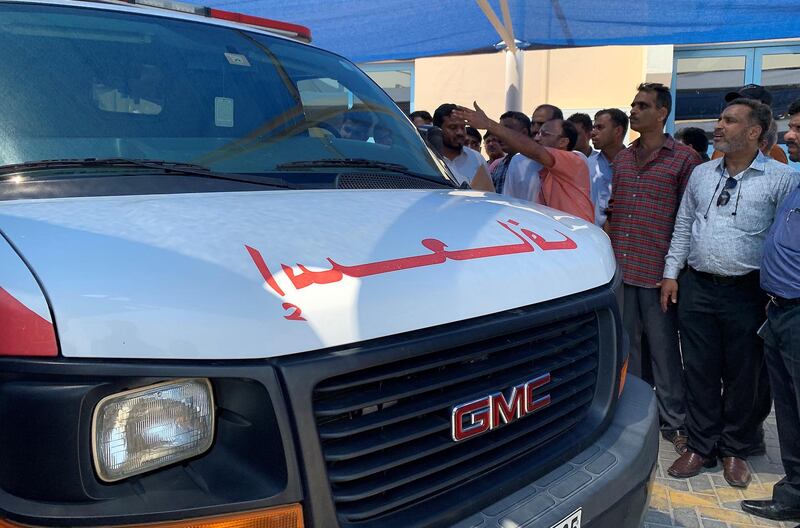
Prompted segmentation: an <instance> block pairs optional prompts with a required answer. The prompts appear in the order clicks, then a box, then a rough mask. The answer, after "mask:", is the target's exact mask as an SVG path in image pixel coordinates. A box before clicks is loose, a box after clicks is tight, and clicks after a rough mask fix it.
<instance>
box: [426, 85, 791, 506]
mask: <svg viewBox="0 0 800 528" xmlns="http://www.w3.org/2000/svg"><path fill="white" fill-rule="evenodd" d="M726 102H727V106H725V108H724V110H723V111H722V113H721V115H720V117H719V119H718V121H717V123H716V126H715V128H714V134H713V147H714V155H713V156H712V159H709V157H708V156H707V153H706V151H707V150H708V145H709V143H708V139H707V137H706V134H705V132H704V131H702V130H699V129H685V130H681V131H679V134H678V138H679V140H676V139H674V138H673V137H671V136H670V135H669V134H666V133H665V132H664V128H665V124H666V122H667V118H668V116H669V114H670V110H671V108H672V96H671V93H670V90H669V88H667V87H665V86H664V85H661V84H657V83H643V84H641V85H639V87H638V89H637V91H636V94H635V96H634V98H633V102H632V103H631V109H630V113H629V115H626V114H625V113H624V112H622V111H621V110H619V109H617V108H609V109H604V110H600V111H599V112H597V113H596V114H595V115H594V120H592V119H591V118H590V117H589V116H588V115H586V114H573V115H571V116H569V117H568V118H567V119H564V115H563V112H562V111H561V110H560V109H559V108H557V107H556V106H553V105H548V104H544V105H540V106H538V107H537V108H536V109H535V110H534V111H533V113H532V115H531V117H530V118H529V117H528V116H527V115H525V114H524V113H521V112H515V111H509V112H505V113H504V114H502V115H501V116H500V118H499V120H497V121H495V120H493V119H491V118H490V117H488V116H487V115H486V113H485V112H484V111H483V110H482V109H481V108H480V107H479V106H478V104H477V103H476V104H474V109H469V108H465V107H461V106H457V105H455V104H444V105H441V106H440V107H439V108H437V109H436V111H435V112H434V115H433V116H431V115H430V114H428V113H427V112H415V113H413V114H411V118H412V119H413V120H414V121H415V123H416V124H418V125H422V124H432V125H434V126H436V127H439V128H441V130H442V143H443V148H442V154H443V157H444V160H445V163H446V164H447V165H448V167H449V168H450V170H451V172H452V173H453V175H454V176H455V177H456V179H458V181H459V182H467V183H469V184H470V186H471V187H472V188H474V189H480V190H485V191H495V192H498V193H501V194H504V195H507V196H510V197H513V198H518V199H523V200H529V201H531V202H535V203H539V204H543V205H546V206H549V207H552V208H554V209H559V210H561V211H564V212H567V213H569V214H571V215H573V216H575V217H578V218H582V219H584V220H586V221H588V222H593V223H595V224H597V225H598V226H601V227H603V228H604V229H605V231H606V232H607V233H608V236H609V238H610V239H611V244H612V246H613V248H614V253H615V256H616V259H617V263H618V265H619V268H620V270H621V272H622V275H623V283H624V286H623V288H624V292H623V293H624V295H623V297H624V302H623V305H622V307H621V311H622V318H623V325H624V328H625V330H626V332H627V334H628V336H629V340H630V355H629V366H628V369H629V372H631V373H633V374H635V375H639V376H642V377H644V378H645V379H646V380H647V381H649V382H650V383H651V384H652V385H653V386H654V387H655V391H656V400H657V406H658V411H659V417H660V421H661V433H662V435H663V436H664V438H666V439H667V440H669V441H671V442H672V443H673V445H674V447H675V450H676V452H677V454H678V458H677V460H675V462H674V463H673V464H672V466H671V467H670V468H669V470H668V472H669V474H670V475H671V476H673V477H676V478H689V477H692V476H695V475H697V474H699V473H700V472H701V471H702V470H703V468H710V467H715V466H716V465H717V463H718V460H721V462H722V466H723V475H724V477H725V480H726V481H727V482H728V483H729V484H730V485H731V486H735V487H746V486H747V485H748V484H749V482H750V480H751V474H750V469H749V467H748V465H747V463H746V460H747V458H748V457H750V456H753V455H756V454H761V453H764V450H765V446H764V430H763V422H764V420H765V419H766V417H767V416H768V415H769V413H770V410H771V408H772V404H773V399H774V405H775V413H776V419H777V425H778V435H779V440H780V445H781V457H782V461H783V466H784V470H785V472H786V476H785V478H784V479H783V480H781V481H780V482H779V483H778V484H776V485H775V487H774V491H773V497H772V499H771V500H761V501H754V500H745V501H742V508H743V509H744V510H745V511H748V512H749V513H752V514H754V515H759V516H762V517H766V518H769V519H775V520H787V519H798V520H800V172H798V171H797V170H795V169H793V168H791V167H790V166H789V165H788V164H787V161H788V160H787V158H786V156H785V153H784V151H783V149H781V148H780V147H778V146H777V145H776V142H777V128H776V124H775V120H774V119H773V111H772V109H771V107H770V104H771V102H772V99H771V95H770V94H769V92H768V91H767V90H765V89H764V88H763V87H760V86H756V85H748V86H746V87H743V88H742V89H741V90H739V91H737V92H732V93H730V94H728V96H727V97H726ZM788 113H789V118H790V121H789V130H788V131H787V132H786V133H785V136H784V141H785V143H786V145H787V148H788V151H789V159H791V160H792V161H794V162H798V161H800V100H798V101H796V102H794V103H793V104H792V105H791V106H790V107H789V111H788ZM628 126H630V127H631V129H633V130H634V131H635V132H637V133H638V135H639V137H638V139H636V140H635V141H633V142H632V143H631V144H630V145H629V146H627V147H626V146H625V144H624V141H625V137H626V134H627V132H628ZM478 130H484V131H485V133H484V134H483V136H481V134H480V133H479V132H478ZM481 140H482V141H483V143H484V145H485V149H486V153H487V156H488V159H484V158H483V156H482V155H481V154H480V144H481ZM765 307H766V315H765ZM765 319H766V322H765Z"/></svg>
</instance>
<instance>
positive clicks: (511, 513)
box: [455, 376, 658, 528]
mask: <svg viewBox="0 0 800 528" xmlns="http://www.w3.org/2000/svg"><path fill="white" fill-rule="evenodd" d="M657 457H658V413H657V410H656V404H655V394H654V392H653V390H652V388H651V387H650V386H649V385H647V384H646V383H645V382H643V381H642V380H640V379H639V378H635V377H633V376H628V379H627V383H626V384H625V390H624V392H623V393H622V397H621V398H620V400H619V402H618V405H617V408H616V411H615V414H614V419H613V421H612V423H611V425H610V426H609V428H608V430H606V432H605V433H604V434H603V435H602V436H601V437H600V438H598V439H597V441H596V442H595V443H594V444H592V445H591V446H590V447H589V448H588V449H586V450H584V451H582V452H581V453H579V454H577V455H576V456H574V457H573V458H572V459H571V460H569V461H568V462H567V463H565V464H563V465H562V466H560V467H558V468H557V469H555V470H553V471H551V472H550V473H548V474H547V475H544V476H543V477H541V478H539V479H537V480H536V481H534V482H532V483H530V484H529V485H527V486H525V487H524V488H522V489H520V490H518V491H517V492H516V493H514V494H512V495H510V496H509V497H507V498H505V499H503V500H501V501H499V502H496V503H495V504H493V505H491V506H489V507H488V508H485V509H484V510H483V511H481V512H480V513H478V514H476V515H473V516H472V517H470V518H468V519H465V520H464V521H461V522H459V523H457V524H456V525H455V528H478V527H497V526H501V527H507V526H514V527H529V526H530V527H533V526H535V527H537V528H539V527H541V528H548V527H550V526H554V525H556V523H558V522H559V521H561V520H562V519H564V518H566V517H568V516H569V515H570V514H571V513H573V512H574V511H575V510H577V509H578V508H581V509H582V516H581V526H582V527H583V528H586V527H595V526H596V527H606V526H614V527H615V528H626V527H629V526H630V527H638V526H640V524H641V521H642V518H643V517H644V513H645V510H646V509H647V505H648V503H649V499H650V486H649V483H650V481H651V479H652V476H653V470H654V467H655V463H656V460H657Z"/></svg>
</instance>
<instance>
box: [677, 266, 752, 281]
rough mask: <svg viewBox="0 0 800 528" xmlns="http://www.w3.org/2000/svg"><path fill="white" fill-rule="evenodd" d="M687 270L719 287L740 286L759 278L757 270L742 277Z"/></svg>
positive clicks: (692, 269)
mask: <svg viewBox="0 0 800 528" xmlns="http://www.w3.org/2000/svg"><path fill="white" fill-rule="evenodd" d="M689 269H690V270H691V271H692V273H694V274H695V275H697V276H698V277H700V278H701V279H704V280H707V281H709V282H713V283H714V284H721V285H728V284H741V283H743V282H751V281H753V280H755V281H758V278H759V273H758V270H754V271H751V272H750V273H745V274H744V275H714V274H713V273H706V272H705V271H697V270H696V269H694V268H692V267H690V268H689Z"/></svg>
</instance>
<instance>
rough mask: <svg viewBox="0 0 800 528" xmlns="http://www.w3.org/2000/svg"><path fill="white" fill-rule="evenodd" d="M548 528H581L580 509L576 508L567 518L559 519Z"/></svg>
mask: <svg viewBox="0 0 800 528" xmlns="http://www.w3.org/2000/svg"><path fill="white" fill-rule="evenodd" d="M550 528H581V509H580V508H578V509H577V510H575V511H574V512H572V513H571V514H570V515H569V516H568V517H565V518H564V519H561V520H560V521H558V522H557V523H555V524H554V525H553V526H551V527H550Z"/></svg>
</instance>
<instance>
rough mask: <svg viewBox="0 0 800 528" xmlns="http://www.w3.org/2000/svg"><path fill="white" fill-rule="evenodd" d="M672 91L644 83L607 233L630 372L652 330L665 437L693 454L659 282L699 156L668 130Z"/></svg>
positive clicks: (637, 366)
mask: <svg viewBox="0 0 800 528" xmlns="http://www.w3.org/2000/svg"><path fill="white" fill-rule="evenodd" d="M671 108H672V95H671V94H670V91H669V88H667V87H666V86H664V85H663V84H658V83H643V84H641V85H639V88H638V93H637V94H636V97H635V98H634V99H633V102H632V103H631V113H630V125H631V128H632V129H633V130H635V131H637V132H638V133H639V134H640V138H639V139H637V140H636V141H634V142H633V143H632V144H631V145H630V146H629V147H628V148H627V149H625V150H623V151H621V152H620V153H619V154H617V156H616V158H614V176H613V179H612V185H611V188H612V195H611V201H610V204H609V209H608V211H609V215H608V224H607V231H608V234H609V236H610V237H611V244H612V245H613V246H614V253H615V255H616V258H617V263H618V264H619V266H620V269H621V270H622V275H623V281H624V306H623V314H622V318H623V324H624V326H625V330H626V332H627V333H628V337H629V338H630V359H629V364H628V369H629V372H631V373H632V374H635V375H637V376H641V375H642V346H641V345H642V335H643V333H644V334H646V335H647V344H648V345H649V349H650V355H651V358H650V359H651V362H652V370H653V381H654V384H655V387H656V400H657V403H658V411H659V416H660V419H661V434H662V435H663V436H664V438H666V439H667V440H669V441H671V442H672V443H673V444H674V445H675V450H676V451H677V452H678V453H680V454H683V452H685V451H686V442H687V438H686V433H685V429H684V422H685V419H686V407H685V399H686V395H685V393H686V390H685V382H684V375H683V365H682V363H681V356H680V349H679V347H678V324H677V316H676V310H675V307H670V309H669V310H668V311H667V313H663V312H662V311H661V304H660V289H659V288H660V286H661V277H662V275H663V272H664V257H665V256H666V255H667V251H668V250H669V243H670V239H671V238H672V229H673V227H674V225H675V216H676V214H677V211H678V206H679V205H680V203H681V197H682V196H683V191H684V189H685V188H686V182H687V181H688V180H689V175H690V174H691V173H692V170H693V169H694V168H695V166H696V165H698V164H699V163H700V161H701V160H700V157H699V156H698V155H697V153H696V152H695V151H694V150H692V148H691V147H687V146H685V145H683V144H681V143H678V142H677V141H675V140H674V139H673V138H671V137H670V136H669V134H665V133H664V124H665V123H666V121H667V117H668V116H669V113H670V109H671Z"/></svg>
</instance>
